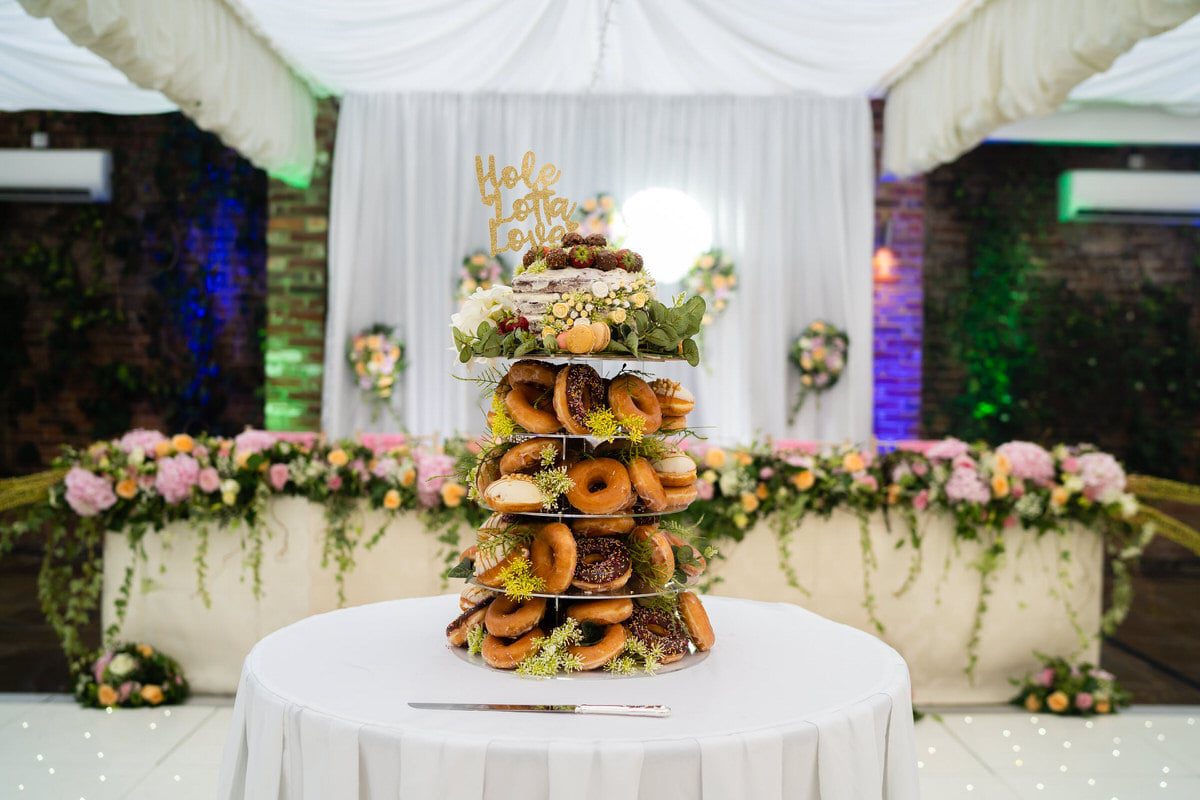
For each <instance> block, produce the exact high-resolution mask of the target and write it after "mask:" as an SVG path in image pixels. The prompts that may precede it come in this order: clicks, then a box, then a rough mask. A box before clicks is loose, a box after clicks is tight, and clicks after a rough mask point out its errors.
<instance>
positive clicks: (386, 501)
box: [383, 489, 400, 511]
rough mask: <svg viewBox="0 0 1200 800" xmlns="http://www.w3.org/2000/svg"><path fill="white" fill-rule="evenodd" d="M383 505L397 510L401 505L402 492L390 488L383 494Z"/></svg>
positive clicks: (390, 509) (391, 509)
mask: <svg viewBox="0 0 1200 800" xmlns="http://www.w3.org/2000/svg"><path fill="white" fill-rule="evenodd" d="M383 507H384V508H386V509H388V510H389V511H395V510H396V509H397V508H399V507H400V493H399V492H397V491H396V490H395V489H389V490H388V493H387V494H385V495H384V496H383Z"/></svg>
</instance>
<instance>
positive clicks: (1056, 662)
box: [1012, 653, 1130, 717]
mask: <svg viewBox="0 0 1200 800" xmlns="http://www.w3.org/2000/svg"><path fill="white" fill-rule="evenodd" d="M1036 655H1037V656H1038V658H1040V659H1042V662H1043V665H1044V666H1043V667H1042V668H1041V669H1040V670H1039V671H1038V672H1036V673H1035V674H1033V675H1026V676H1025V677H1024V678H1023V679H1021V680H1019V681H1018V680H1014V681H1012V684H1013V685H1014V686H1017V687H1019V691H1018V692H1017V696H1016V697H1014V698H1013V699H1012V704H1013V705H1015V706H1021V707H1023V708H1024V709H1025V710H1026V711H1029V712H1031V713H1035V714H1036V713H1037V712H1039V711H1043V710H1045V711H1049V712H1050V713H1051V714H1060V715H1063V716H1084V717H1090V716H1092V715H1093V714H1115V713H1116V712H1117V710H1118V709H1121V708H1125V707H1127V706H1128V705H1129V702H1130V695H1129V692H1127V691H1125V689H1124V688H1123V687H1122V686H1121V684H1119V683H1117V678H1116V676H1115V675H1113V674H1112V673H1111V672H1109V671H1107V670H1103V669H1100V668H1099V667H1096V666H1093V665H1091V664H1080V665H1078V666H1072V665H1071V664H1070V663H1069V662H1068V661H1067V660H1066V659H1065V658H1049V657H1047V656H1044V655H1042V654H1040V653H1038V654H1036Z"/></svg>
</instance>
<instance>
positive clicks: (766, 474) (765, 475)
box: [758, 467, 775, 481]
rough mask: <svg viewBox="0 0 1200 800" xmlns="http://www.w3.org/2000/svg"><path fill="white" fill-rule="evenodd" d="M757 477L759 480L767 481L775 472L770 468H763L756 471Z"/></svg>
mask: <svg viewBox="0 0 1200 800" xmlns="http://www.w3.org/2000/svg"><path fill="white" fill-rule="evenodd" d="M758 477H759V479H761V480H764V481H769V480H771V478H774V477H775V470H773V469H771V468H770V467H763V468H762V469H760V470H759V471H758Z"/></svg>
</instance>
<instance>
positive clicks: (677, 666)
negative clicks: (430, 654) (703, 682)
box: [446, 642, 712, 681]
mask: <svg viewBox="0 0 1200 800" xmlns="http://www.w3.org/2000/svg"><path fill="white" fill-rule="evenodd" d="M446 649H448V650H449V651H450V652H451V653H454V655H455V656H457V657H458V659H459V660H460V661H465V662H466V663H468V664H471V665H473V666H476V667H483V668H484V669H487V670H491V671H492V672H502V673H507V674H509V675H512V676H513V677H514V678H522V679H524V680H557V681H602V680H614V679H617V678H654V677H658V676H659V675H666V674H668V673H671V672H679V671H680V670H681V669H688V668H689V667H694V666H696V665H698V664H701V663H703V662H704V660H705V659H706V658H708V657H709V655H710V654H711V653H712V651H711V650H697V649H696V646H695V645H693V644H692V643H691V642H689V643H688V654H687V655H686V656H684V657H683V658H681V659H679V660H678V661H672V662H671V663H670V664H663V665H662V666H661V667H659V668H658V669H657V670H655V671H654V672H653V673H651V674H647V673H645V672H635V673H633V674H632V675H614V674H613V673H611V672H606V671H604V669H594V670H590V671H588V672H570V673H566V674H560V675H555V676H553V677H551V678H525V676H523V675H518V674H517V673H516V671H515V670H511V669H496V668H494V667H490V666H488V664H487V662H486V661H484V660H483V656H473V655H471V654H470V653H469V652H467V648H465V647H451V646H450V645H449V644H447V645H446Z"/></svg>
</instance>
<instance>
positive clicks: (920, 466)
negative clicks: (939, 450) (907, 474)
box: [912, 461, 929, 477]
mask: <svg viewBox="0 0 1200 800" xmlns="http://www.w3.org/2000/svg"><path fill="white" fill-rule="evenodd" d="M912 471H913V474H914V475H917V476H921V477H923V476H925V475H926V474H927V473H928V472H929V465H928V464H926V463H925V462H924V461H914V462H913V465H912Z"/></svg>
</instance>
